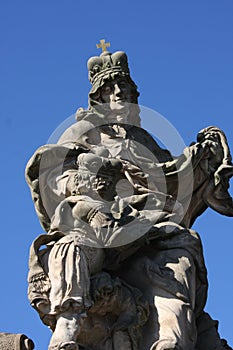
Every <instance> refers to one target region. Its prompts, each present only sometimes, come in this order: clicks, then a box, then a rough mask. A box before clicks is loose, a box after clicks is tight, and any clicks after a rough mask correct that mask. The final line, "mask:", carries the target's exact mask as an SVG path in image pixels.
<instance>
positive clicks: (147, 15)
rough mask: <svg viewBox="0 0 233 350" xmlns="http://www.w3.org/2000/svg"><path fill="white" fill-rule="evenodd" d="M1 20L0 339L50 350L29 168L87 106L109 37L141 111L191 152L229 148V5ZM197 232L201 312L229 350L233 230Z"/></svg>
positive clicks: (96, 7) (53, 5) (135, 5)
mask: <svg viewBox="0 0 233 350" xmlns="http://www.w3.org/2000/svg"><path fill="white" fill-rule="evenodd" d="M0 16H1V18H0V37H1V39H0V51H1V52H0V61H1V64H0V77H1V86H0V99H1V108H0V113H1V118H0V122H1V164H2V171H1V173H0V174H1V184H2V185H1V254H0V269H1V274H0V275H1V285H2V287H1V290H0V303H1V307H0V310H1V313H0V331H2V332H12V333H25V334H27V335H28V336H29V337H31V338H32V339H33V340H34V342H35V344H36V349H37V350H46V347H47V344H48V341H49V338H50V331H49V330H48V329H47V328H46V327H45V326H44V325H43V324H42V323H41V322H40V320H39V317H38V315H37V313H36V312H35V311H34V310H33V309H32V308H31V307H30V305H29V302H28V300H27V282H26V278H27V260H28V251H29V246H30V244H31V242H32V240H33V239H34V238H35V237H36V236H37V235H38V234H40V233H42V232H43V230H42V228H41V227H40V224H39V222H38V219H37V217H36V214H35V211H34V207H33V204H32V201H31V198H30V193H29V190H28V188H27V185H26V183H25V180H24V168H25V166H26V163H27V161H28V159H29V158H30V157H31V155H32V154H33V152H34V151H35V150H36V149H37V148H38V147H39V146H41V145H43V144H45V143H46V142H47V140H48V138H49V137H50V135H51V133H52V132H53V131H54V129H55V128H56V127H57V126H58V125H59V124H60V123H61V122H62V121H63V120H64V119H66V118H67V117H69V116H70V115H72V114H73V113H74V112H75V111H76V109H77V108H78V107H80V106H82V107H86V106H87V94H88V91H89V89H90V84H89V82H88V78H87V70H86V61H87V59H88V58H89V57H90V56H93V55H98V54H99V52H98V51H97V49H96V43H98V41H99V39H102V38H105V39H106V40H107V41H110V42H111V50H112V51H117V50H124V51H126V52H127V54H128V56H129V64H130V68H131V74H132V77H133V79H134V80H135V82H136V83H137V85H138V88H139V91H140V92H141V96H140V100H139V101H140V104H142V105H144V106H147V107H149V108H152V109H154V110H156V111H158V112H159V113H161V114H162V115H163V116H164V117H166V118H167V119H168V120H169V121H170V122H171V123H172V125H173V126H174V127H175V128H176V129H177V130H178V132H179V133H180V135H181V136H182V137H183V139H184V142H185V143H186V144H189V143H190V142H191V141H194V140H195V138H196V134H197V132H198V131H199V130H201V129H202V128H203V127H206V126H209V125H217V126H219V127H220V128H222V129H223V130H224V131H225V132H226V134H227V137H228V141H229V145H230V146H231V148H232V149H233V128H232V127H233V122H232V119H233V0H195V1H194V0H144V1H132V2H131V1H128V2H127V1H125V0H124V1H122V0H118V1H117V2H109V1H106V0H103V1H93V0H89V1H78V0H67V1H61V0H49V1H48V0H40V1H35V0H34V1H31V0H30V1H29V0H21V1H16V0H9V1H1V11H0ZM148 124H150V125H148V128H149V129H150V127H151V126H153V128H156V125H154V123H153V120H151V121H150V123H148ZM231 193H232V190H231ZM194 228H195V229H196V230H197V231H198V232H199V233H200V235H201V237H202V241H203V245H204V254H205V259H206V265H207V268H208V276H209V299H208V303H207V306H206V310H207V311H208V312H209V313H210V314H211V316H212V317H213V318H214V319H218V320H219V321H220V324H219V331H220V334H221V336H222V337H223V338H226V339H227V340H228V342H229V343H230V345H231V346H233V328H232V314H233V298H232V293H233V272H232V271H233V221H232V219H231V218H227V217H223V216H221V215H219V214H217V213H216V212H213V211H211V210H210V209H208V210H207V211H206V213H205V214H204V215H202V217H200V218H199V219H198V220H197V222H196V224H195V227H194Z"/></svg>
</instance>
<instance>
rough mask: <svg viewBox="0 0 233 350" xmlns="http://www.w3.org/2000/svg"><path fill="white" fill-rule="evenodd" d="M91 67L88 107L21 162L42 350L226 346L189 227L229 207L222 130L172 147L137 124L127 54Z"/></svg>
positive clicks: (232, 171)
mask: <svg viewBox="0 0 233 350" xmlns="http://www.w3.org/2000/svg"><path fill="white" fill-rule="evenodd" d="M101 45H102V46H103V47H104V48H105V49H106V45H104V43H102V44H101ZM88 70H89V78H90V81H91V83H92V88H91V91H90V93H89V108H88V110H84V109H79V110H78V111H77V114H76V116H77V122H76V123H75V124H74V125H72V126H71V127H69V128H68V129H67V130H66V131H65V132H64V133H63V135H62V136H61V138H60V139H59V141H58V143H57V144H55V145H45V146H43V147H41V148H40V149H39V150H37V151H36V152H35V154H34V155H33V157H32V158H31V160H30V161H29V163H28V165H27V169H26V177H27V182H28V184H29V186H30V189H31V192H32V197H33V200H34V203H35V208H36V211H37V214H38V217H39V219H40V222H41V224H42V226H43V227H44V229H45V230H46V231H47V234H43V235H40V236H39V237H38V238H37V239H36V240H35V241H34V242H33V244H32V247H31V251H30V261H29V267H30V271H29V277H28V281H29V289H28V295H29V299H30V302H31V304H32V306H33V307H34V308H35V309H36V310H37V312H38V313H39V315H40V317H41V319H42V321H43V323H45V324H46V325H48V326H49V327H50V328H51V329H52V331H53V335H52V338H51V341H50V345H49V350H57V349H63V350H64V349H67V350H68V349H69V350H72V349H73V350H75V349H78V348H80V349H86V350H88V349H89V350H113V349H124V350H149V349H150V350H162V349H164V350H166V349H167V350H168V349H182V350H207V348H208V350H223V349H227V348H229V347H228V345H227V344H226V343H224V341H223V340H221V339H220V336H219V334H218V332H217V327H216V325H217V324H216V322H215V321H213V320H212V319H211V317H210V316H209V315H208V314H206V313H205V311H204V308H205V303H206V297H207V288H208V282H207V273H206V267H205V263H204V258H203V252H202V244H201V240H200V237H199V235H198V234H197V233H196V232H195V231H193V230H192V229H191V227H192V224H193V223H194V221H195V219H196V218H197V217H198V216H199V215H201V214H202V213H203V212H204V211H205V210H206V209H207V208H208V207H210V208H212V209H213V210H215V211H217V212H218V213H220V214H223V215H227V216H233V205H232V198H231V196H230V194H229V193H228V187H229V179H230V177H231V176H232V175H233V165H232V163H231V156H230V151H229V147H228V144H227V140H226V136H225V134H224V133H223V131H222V130H220V129H219V128H217V127H215V126H210V127H208V128H205V129H203V130H201V131H200V132H199V133H198V135H197V141H196V142H193V143H192V144H191V145H190V146H189V147H187V148H186V149H185V150H184V152H183V154H181V155H180V156H179V157H173V156H172V154H171V153H170V152H169V151H168V150H164V149H162V148H161V147H160V146H159V145H158V144H157V142H156V141H155V140H154V139H153V138H152V136H151V135H150V134H149V133H148V132H147V131H146V130H144V129H142V128H141V126H140V115H139V113H140V110H139V106H138V96H139V93H138V92H137V87H136V85H135V83H134V82H133V81H132V79H131V77H130V72H129V67H128V63H127V56H126V54H125V53H124V52H116V53H114V54H110V53H108V52H106V51H105V52H103V53H102V55H101V56H97V57H92V58H91V59H90V60H89V61H88Z"/></svg>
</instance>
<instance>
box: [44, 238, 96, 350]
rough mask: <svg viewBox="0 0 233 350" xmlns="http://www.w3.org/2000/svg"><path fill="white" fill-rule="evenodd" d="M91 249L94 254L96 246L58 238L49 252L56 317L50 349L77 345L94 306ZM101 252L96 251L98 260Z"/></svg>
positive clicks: (70, 349)
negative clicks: (83, 326) (81, 330)
mask: <svg viewBox="0 0 233 350" xmlns="http://www.w3.org/2000/svg"><path fill="white" fill-rule="evenodd" d="M91 253H92V255H93V254H94V252H93V249H90V248H89V247H85V246H78V245H77V244H75V243H74V242H73V241H71V242H66V241H59V242H57V243H56V244H55V245H54V246H53V248H52V250H51V252H50V254H49V258H48V275H49V279H50V282H51V290H50V294H49V298H50V303H51V311H50V313H51V314H53V315H54V316H55V317H56V327H55V330H54V332H53V335H52V337H51V341H50V345H49V350H60V349H62V350H63V349H64V350H76V349H78V345H77V343H76V341H77V336H78V334H79V332H80V328H81V321H82V319H83V318H84V317H85V316H86V311H87V310H88V309H89V308H90V307H91V306H92V301H91V298H90V294H89V292H90V272H91V268H90V267H91V266H90V265H91V261H90V260H91V257H92V256H91ZM98 256H99V254H97V253H95V258H96V261H97V262H99V261H98ZM99 260H100V262H99V263H101V261H102V260H101V259H100V258H99Z"/></svg>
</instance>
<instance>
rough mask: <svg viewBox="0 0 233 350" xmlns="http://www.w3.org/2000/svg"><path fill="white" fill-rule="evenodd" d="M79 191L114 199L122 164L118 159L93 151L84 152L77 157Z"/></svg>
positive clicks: (110, 199) (101, 197)
mask: <svg viewBox="0 0 233 350" xmlns="http://www.w3.org/2000/svg"><path fill="white" fill-rule="evenodd" d="M77 165H78V172H77V183H78V188H77V190H78V193H79V194H82V195H91V196H92V198H94V197H96V198H97V199H104V200H107V201H112V200H113V199H114V196H115V195H116V183H117V181H118V180H119V178H121V169H122V164H121V162H120V161H119V160H117V159H111V160H108V159H105V158H102V157H99V156H97V155H96V154H93V153H90V152H89V153H82V154H80V155H79V156H78V158H77Z"/></svg>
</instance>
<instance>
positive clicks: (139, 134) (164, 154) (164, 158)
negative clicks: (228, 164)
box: [128, 126, 173, 163]
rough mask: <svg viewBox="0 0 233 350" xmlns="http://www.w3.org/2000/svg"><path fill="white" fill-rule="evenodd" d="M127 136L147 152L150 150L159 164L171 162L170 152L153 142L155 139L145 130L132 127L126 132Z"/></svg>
mask: <svg viewBox="0 0 233 350" xmlns="http://www.w3.org/2000/svg"><path fill="white" fill-rule="evenodd" d="M128 134H129V137H130V138H133V139H134V140H135V141H136V142H139V143H141V144H142V145H144V146H145V147H146V148H147V149H148V150H150V151H151V152H152V153H153V154H154V155H155V156H156V158H157V159H158V161H159V162H160V163H163V162H168V161H171V160H173V157H172V154H171V152H170V151H169V150H167V149H164V148H162V147H161V146H160V145H159V144H158V142H157V141H156V140H155V137H154V136H153V135H152V134H150V133H149V132H148V131H147V130H145V129H143V128H141V127H139V126H132V127H131V128H130V129H129V130H128Z"/></svg>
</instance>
